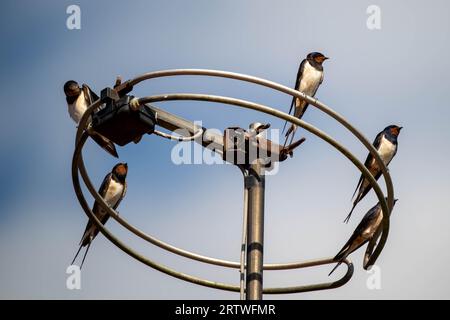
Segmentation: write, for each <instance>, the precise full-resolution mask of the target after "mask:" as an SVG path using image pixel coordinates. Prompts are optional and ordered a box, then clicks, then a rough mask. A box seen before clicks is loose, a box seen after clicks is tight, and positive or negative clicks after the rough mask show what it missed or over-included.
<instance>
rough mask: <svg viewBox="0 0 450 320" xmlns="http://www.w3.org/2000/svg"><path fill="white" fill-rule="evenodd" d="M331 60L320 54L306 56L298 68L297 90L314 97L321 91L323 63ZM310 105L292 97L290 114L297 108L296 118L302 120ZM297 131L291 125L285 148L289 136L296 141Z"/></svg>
mask: <svg viewBox="0 0 450 320" xmlns="http://www.w3.org/2000/svg"><path fill="white" fill-rule="evenodd" d="M327 59H329V58H328V57H325V56H324V55H323V54H321V53H320V52H311V53H309V54H308V55H307V56H306V59H304V60H303V61H302V62H301V63H300V66H299V68H298V72H297V78H296V82H295V87H294V89H295V90H298V91H300V92H303V93H304V94H306V95H308V96H311V97H313V96H314V95H315V94H316V92H317V89H319V86H320V84H321V83H322V81H323V66H322V63H323V62H324V61H325V60H327ZM308 105H309V103H308V102H306V101H305V100H302V99H299V98H297V97H292V102H291V107H290V109H289V114H290V113H291V112H292V109H293V108H294V106H295V109H294V116H295V117H297V118H299V119H301V118H302V117H303V114H304V113H305V111H306V109H307V108H308ZM286 124H287V121H286V123H285V124H284V127H283V132H284V130H285V129H286ZM296 131H297V126H296V125H295V124H291V126H290V127H289V129H288V130H287V131H286V135H285V137H286V140H285V141H284V146H286V143H287V141H288V139H289V136H291V141H290V143H292V141H293V140H294V135H295V132H296Z"/></svg>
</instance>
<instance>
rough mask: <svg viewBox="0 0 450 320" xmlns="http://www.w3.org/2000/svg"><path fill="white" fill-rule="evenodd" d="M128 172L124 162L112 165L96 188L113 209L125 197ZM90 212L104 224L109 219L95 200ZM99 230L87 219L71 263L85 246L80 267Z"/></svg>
mask: <svg viewBox="0 0 450 320" xmlns="http://www.w3.org/2000/svg"><path fill="white" fill-rule="evenodd" d="M127 173H128V165H127V164H126V163H118V164H116V165H115V166H114V168H113V169H112V170H111V172H110V173H108V174H107V175H106V177H105V178H104V179H103V182H102V184H101V186H100V189H99V190H98V193H99V194H100V195H101V196H102V198H103V199H104V200H105V202H106V203H107V204H108V205H109V206H110V207H111V208H113V209H114V210H116V209H117V207H118V206H119V204H120V202H121V201H122V199H123V198H124V197H125V194H126V192H127V182H126V181H125V179H126V177H127ZM92 212H93V213H94V215H95V216H96V217H97V219H99V220H100V222H101V223H102V224H105V223H106V222H107V221H108V219H109V214H108V213H107V212H106V211H105V210H104V209H103V207H102V206H101V205H100V203H98V202H97V201H95V203H94V206H93V208H92ZM98 232H99V230H98V228H97V227H96V225H95V223H93V222H92V221H91V220H89V221H88V223H87V225H86V229H85V230H84V233H83V237H82V238H81V240H80V244H79V246H80V247H79V248H78V251H77V253H76V254H75V257H74V258H73V260H72V263H71V264H73V263H74V262H75V259H76V258H77V256H78V254H79V253H80V250H81V248H83V247H86V246H87V248H86V252H85V253H84V256H83V260H82V262H81V266H80V269H81V267H82V266H83V263H84V259H85V258H86V255H87V253H88V251H89V247H90V246H91V243H92V241H93V240H94V239H95V237H96V236H97V234H98Z"/></svg>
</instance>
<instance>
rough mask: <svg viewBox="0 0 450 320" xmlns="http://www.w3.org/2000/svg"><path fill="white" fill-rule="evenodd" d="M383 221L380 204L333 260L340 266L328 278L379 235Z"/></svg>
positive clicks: (359, 225)
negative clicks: (355, 252) (353, 253)
mask: <svg viewBox="0 0 450 320" xmlns="http://www.w3.org/2000/svg"><path fill="white" fill-rule="evenodd" d="M386 201H387V199H386ZM396 202H397V199H395V200H394V205H395V203H396ZM381 221H383V210H382V209H381V204H380V203H379V202H378V203H377V205H376V206H374V207H373V208H372V209H370V210H369V211H368V212H367V213H366V214H365V216H364V218H363V219H362V220H361V222H360V223H359V224H358V226H357V227H356V229H355V231H354V232H353V234H352V236H351V237H350V239H349V240H348V241H347V243H346V244H345V245H344V247H342V249H341V251H339V253H338V254H337V255H336V256H335V257H334V258H333V260H334V261H336V262H338V264H337V265H336V266H335V267H334V268H333V270H331V272H330V273H329V274H328V276H330V275H331V274H332V273H333V272H334V270H336V269H337V267H339V266H340V265H341V263H342V262H343V261H344V260H345V259H346V258H347V257H348V255H349V254H350V253H352V252H353V251H356V250H358V249H359V248H360V247H361V246H363V245H364V244H365V243H367V242H369V241H370V240H371V239H372V238H373V237H374V236H375V235H376V234H377V231H378V230H379V227H380V224H381Z"/></svg>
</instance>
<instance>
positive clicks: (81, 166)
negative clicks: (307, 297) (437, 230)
mask: <svg viewBox="0 0 450 320" xmlns="http://www.w3.org/2000/svg"><path fill="white" fill-rule="evenodd" d="M174 75H207V76H217V77H225V78H232V79H237V80H243V81H247V82H252V83H256V84H260V85H263V86H266V87H269V88H272V89H275V90H278V91H281V92H284V93H287V94H290V95H293V96H296V97H298V98H300V99H305V100H307V101H308V102H309V103H310V104H312V105H314V106H316V107H317V108H318V109H320V110H322V111H323V112H325V113H326V114H328V115H331V116H332V117H333V118H334V119H336V120H337V121H338V122H340V123H342V124H344V126H345V127H346V128H347V129H349V130H350V131H351V132H352V133H353V134H354V135H355V136H356V137H357V138H358V139H359V140H360V141H362V142H363V144H364V145H365V146H366V147H367V148H368V149H369V151H370V152H371V153H372V154H373V155H374V158H375V159H376V161H379V163H380V167H381V168H382V171H383V175H384V176H385V182H386V185H387V190H388V201H387V202H388V203H389V202H390V201H389V200H390V199H391V198H392V199H393V186H392V181H391V179H390V176H389V173H388V172H387V170H386V167H385V166H384V163H383V162H382V161H381V159H380V158H379V155H378V153H377V152H376V150H375V149H374V148H373V146H372V145H371V143H370V142H369V141H368V140H367V139H366V138H365V137H364V136H363V135H362V134H360V133H359V132H358V131H357V130H356V129H355V128H353V127H352V126H351V125H350V124H349V123H347V122H346V120H345V119H343V118H342V117H341V116H340V115H338V114H337V113H335V112H334V111H333V110H331V109H330V108H328V107H327V106H325V105H324V104H322V103H320V102H319V101H317V100H316V99H314V98H311V97H308V96H306V95H304V94H303V93H301V92H298V91H295V90H292V89H290V88H288V87H285V86H282V85H279V84H276V83H274V82H271V81H267V80H264V79H259V78H255V77H250V76H246V75H240V74H235V73H230V72H224V71H214V70H168V71H159V72H152V73H148V74H145V75H143V76H141V77H138V78H135V79H133V80H130V81H127V83H129V84H130V83H131V85H135V84H137V83H139V82H141V81H143V80H146V79H151V78H157V77H164V76H174ZM166 100H202V101H213V102H220V103H226V104H231V105H237V106H241V107H245V108H250V109H254V110H257V111H261V112H264V113H267V114H270V115H273V116H275V117H278V118H281V119H284V120H287V121H289V122H291V123H295V124H296V125H299V126H301V127H303V128H305V129H306V130H308V131H310V132H311V133H313V134H315V135H316V136H318V137H320V138H321V139H323V140H325V141H326V142H328V143H329V144H331V145H332V146H333V147H335V148H336V149H338V150H339V151H340V152H341V153H343V154H344V155H345V156H346V157H347V158H348V159H350V160H351V161H352V162H353V163H354V165H355V166H356V167H358V169H359V170H360V171H361V172H362V174H363V175H364V176H365V177H366V178H367V179H368V180H369V182H370V183H371V185H372V187H373V188H374V190H375V192H376V194H377V196H378V198H379V200H380V203H381V205H382V207H383V212H389V213H390V211H389V210H385V209H386V207H387V203H386V201H385V199H384V195H383V193H382V191H381V189H380V187H379V185H378V183H377V182H376V180H375V179H374V178H373V177H372V175H371V174H370V172H369V171H368V170H367V169H366V168H365V166H363V165H362V163H360V162H359V160H358V159H356V158H355V157H354V156H353V155H352V154H351V153H350V152H349V151H348V150H346V149H345V148H344V147H342V146H341V145H340V144H339V143H338V142H336V141H335V140H334V139H332V138H331V137H329V136H328V135H326V134H325V133H323V132H322V131H320V130H318V129H316V128H315V127H313V126H311V125H309V124H307V123H306V122H304V121H302V120H299V119H297V118H295V117H292V116H290V115H288V114H286V113H283V112H280V111H278V110H276V109H272V108H269V107H266V106H263V105H259V104H255V103H252V102H248V101H244V100H239V99H232V98H227V97H219V96H207V95H195V94H171V95H158V96H152V97H147V98H143V99H140V100H139V101H140V103H146V102H156V101H166ZM99 105H100V102H99V101H96V102H94V103H93V104H92V105H91V106H90V107H89V109H88V110H87V111H86V112H85V114H84V116H83V118H82V119H81V121H80V125H79V128H78V131H77V143H76V150H75V154H74V159H73V161H74V162H73V171H72V174H73V179H74V187H75V189H76V192H77V196H78V198H79V200H80V203H81V204H82V206H83V209H84V210H85V211H86V214H87V215H88V217H89V218H90V219H91V220H93V221H95V223H96V225H97V226H98V227H99V229H100V230H101V231H102V233H104V234H105V236H106V237H107V238H108V239H110V240H111V241H112V242H114V243H115V244H116V245H118V246H119V247H120V248H121V249H122V250H124V251H125V252H127V253H128V254H130V255H132V256H133V257H135V258H136V259H138V260H140V261H141V262H143V263H145V264H147V265H149V266H151V267H153V268H155V269H157V270H159V271H162V272H164V273H166V274H169V275H172V276H174V277H177V278H180V279H183V280H186V281H190V282H193V283H197V284H200V285H204V286H209V287H214V288H218V289H223V290H230V291H239V287H238V286H230V285H226V284H220V283H216V282H211V281H208V280H202V279H199V278H195V277H192V276H188V275H185V274H182V273H178V272H176V271H173V270H170V269H168V268H166V267H164V266H161V265H158V264H156V263H154V262H152V261H150V260H148V259H146V258H145V257H142V256H140V255H139V254H137V253H135V252H134V251H133V250H132V249H130V248H128V247H126V246H125V245H123V244H122V243H120V241H118V240H117V239H116V238H114V236H113V235H112V234H110V233H109V232H108V231H107V229H105V228H104V227H103V225H99V224H100V223H99V221H96V218H95V217H94V216H93V214H92V212H91V211H90V208H89V207H88V206H87V204H86V201H85V199H84V196H83V194H82V192H81V189H80V186H79V181H78V173H77V169H76V168H77V167H78V168H79V169H80V173H81V176H82V177H83V180H84V182H85V183H86V185H87V187H88V189H89V191H90V193H91V194H92V195H93V196H94V198H95V199H96V200H97V201H98V202H99V203H100V204H101V205H102V206H103V207H104V209H105V210H107V211H108V212H109V213H110V214H111V216H113V218H114V219H115V220H117V221H118V222H119V223H120V224H121V225H123V226H124V227H125V228H127V229H128V230H130V231H131V232H133V233H135V234H136V235H137V236H139V237H141V238H143V239H144V240H147V241H148V242H151V243H153V244H154V245H157V246H159V247H161V248H163V249H165V250H168V251H171V252H173V253H176V254H179V255H181V256H184V257H187V258H191V259H194V260H198V261H202V262H205V263H209V264H214V265H220V266H225V267H230V268H239V263H237V262H231V261H225V260H220V259H215V258H210V257H205V256H201V255H197V254H193V253H191V252H188V251H185V250H182V249H179V248H176V247H174V246H171V245H168V244H166V243H164V242H162V241H160V240H158V239H155V238H153V237H151V236H149V235H147V234H145V233H143V232H142V231H140V230H139V229H137V228H135V227H133V226H132V225H130V224H128V223H127V222H126V221H125V220H123V219H122V218H121V217H119V216H117V214H116V212H115V211H114V210H112V209H111V208H109V207H108V206H107V205H106V203H105V202H104V200H103V199H102V198H101V197H100V195H99V194H98V193H97V191H96V190H95V188H94V187H93V186H92V183H91V182H90V180H89V178H88V177H87V172H86V170H85V167H84V163H83V161H82V155H81V149H82V146H83V144H84V141H85V139H86V137H84V139H83V136H82V134H83V130H84V129H85V127H86V124H87V122H88V118H89V115H90V114H91V113H92V112H93V111H94V110H95V109H96V108H97V107H98V106H99ZM82 140H84V141H83V142H82ZM76 163H78V166H77V165H75V164H76ZM75 176H76V177H75ZM77 189H78V190H77ZM390 194H392V195H391V197H389V195H390ZM390 207H392V206H390ZM388 230H389V215H385V217H384V219H383V232H382V238H381V241H380V243H379V244H378V246H377V248H376V250H375V252H374V253H373V254H372V256H371V257H370V259H369V263H367V265H370V264H371V263H372V264H373V262H374V261H375V260H376V258H377V257H378V255H379V253H380V252H381V250H382V248H383V246H384V243H385V241H386V239H387V235H388ZM108 235H109V236H108ZM113 239H114V240H115V241H114V240H113ZM376 240H377V239H374V240H373V242H374V243H375V242H376ZM378 251H379V252H378ZM328 263H333V262H332V261H331V259H322V260H314V261H311V262H309V263H291V264H269V265H265V266H264V269H265V270H281V269H293V268H305V267H307V266H312V265H319V264H328ZM345 263H346V264H347V267H348V270H347V274H346V275H345V276H344V277H343V278H342V279H340V280H338V281H336V282H330V283H326V284H321V285H312V286H301V287H288V288H267V289H265V290H264V293H293V292H304V291H311V290H320V289H327V288H330V289H331V288H335V287H338V286H341V285H343V284H345V283H346V282H347V281H348V280H349V279H350V277H351V275H352V273H353V265H352V264H351V262H349V261H347V262H345ZM315 288H316V289H315Z"/></svg>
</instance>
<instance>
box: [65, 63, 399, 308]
mask: <svg viewBox="0 0 450 320" xmlns="http://www.w3.org/2000/svg"><path fill="white" fill-rule="evenodd" d="M185 75H190V76H200V77H221V78H227V79H232V80H236V81H243V82H248V83H253V84H256V85H260V86H263V87H266V88H269V89H273V90H275V91H278V92H281V93H285V94H288V95H290V96H292V97H297V98H299V99H302V100H305V101H307V102H308V103H309V104H310V105H311V106H314V107H316V108H317V109H318V110H320V111H322V112H323V113H324V114H325V115H327V116H330V117H331V118H333V119H334V120H336V121H337V122H338V123H340V124H341V125H343V126H344V127H345V128H346V129H347V130H349V131H350V132H351V133H352V134H353V135H354V136H355V137H356V138H357V139H358V140H359V141H360V142H361V143H362V144H363V145H364V146H365V147H366V148H367V149H368V150H369V152H370V153H371V154H372V155H373V157H374V159H375V161H376V162H377V164H378V166H379V167H380V168H381V171H382V174H383V177H384V181H385V184H386V190H387V201H386V199H385V198H386V196H385V195H384V193H383V191H382V189H381V187H380V186H379V184H378V182H377V181H376V180H375V178H374V177H373V176H372V174H371V173H370V172H369V170H367V168H366V167H365V166H364V164H363V163H361V162H360V161H359V160H358V158H357V157H356V156H355V155H353V153H351V152H350V151H349V150H348V149H347V148H345V147H344V146H343V145H342V144H341V143H339V142H338V141H336V140H335V139H334V138H332V137H331V136H329V135H327V134H326V133H325V132H323V131H321V130H320V129H318V128H316V127H314V126H312V125H311V124H309V123H306V122H304V121H303V120H300V119H298V118H295V117H293V116H291V115H289V114H287V113H285V112H282V111H280V110H278V109H275V108H271V107H268V106H265V105H263V104H258V103H254V102H250V101H246V100H241V99H236V98H230V97H223V96H214V95H207V94H194V93H183V94H180V93H172V94H160V95H153V96H149V97H143V98H139V99H137V101H136V100H135V101H134V103H135V106H134V107H139V106H140V105H146V107H147V108H150V109H151V110H152V111H153V112H154V113H155V115H156V117H155V118H156V125H158V126H160V127H162V128H164V129H166V130H169V131H175V130H176V129H184V131H185V132H187V135H186V139H184V140H193V141H194V142H195V143H200V144H201V145H203V147H205V148H208V149H211V150H213V151H214V152H216V153H218V154H219V155H221V156H222V157H224V156H225V155H224V153H223V150H224V136H222V135H220V134H218V133H216V132H212V131H211V132H210V131H208V130H207V129H206V128H201V130H199V128H198V127H197V126H196V125H194V123H193V122H191V121H189V120H186V119H183V118H181V117H178V116H176V115H173V114H171V113H169V112H167V111H164V110H162V109H160V108H156V107H154V106H152V105H151V103H156V102H164V101H174V100H195V101H206V102H212V103H222V104H226V105H229V106H232V107H241V108H247V109H252V110H255V111H258V112H262V113H264V114H266V115H271V116H273V117H275V118H278V119H281V120H285V121H288V122H289V123H291V124H295V125H296V126H298V127H302V128H303V129H305V130H306V131H308V132H310V133H311V134H313V135H315V136H316V137H318V138H320V139H321V140H323V141H325V142H326V143H327V144H329V145H330V146H332V147H333V148H335V149H336V150H338V151H339V152H340V153H341V154H342V155H343V156H345V157H346V158H347V159H348V160H349V161H350V162H351V163H352V164H353V165H354V166H355V167H356V168H357V169H358V170H359V171H360V172H361V173H362V175H363V176H364V177H365V178H366V179H367V180H368V181H369V183H370V185H371V186H372V187H373V190H374V191H375V194H376V196H377V197H378V200H379V201H380V204H381V207H382V210H383V213H384V212H386V213H387V214H383V221H382V224H381V227H382V228H381V229H380V230H379V232H378V234H377V236H376V237H374V238H373V239H372V240H371V241H370V242H369V244H368V249H367V251H366V254H365V257H364V268H365V269H367V268H370V266H372V265H373V264H374V263H375V261H376V259H377V258H378V256H379V255H380V254H381V252H382V250H383V247H384V245H385V243H386V241H387V237H388V234H389V218H390V214H391V210H392V208H393V204H394V187H393V184H392V180H391V177H390V174H389V171H388V170H387V168H386V166H385V165H384V163H383V161H382V160H381V158H380V156H379V154H378V152H377V151H376V149H375V148H374V147H373V146H372V144H371V142H370V141H369V140H368V139H367V138H365V137H364V135H363V134H361V133H360V132H359V131H358V130H357V129H356V128H355V127H353V126H352V125H351V124H350V123H349V122H348V121H347V120H345V118H344V117H342V116H341V115H340V114H338V113H337V112H335V111H334V110H332V109H331V108H329V107H328V106H327V105H325V104H324V103H322V102H320V101H318V100H317V99H315V98H312V97H310V96H307V95H305V94H304V93H302V92H299V91H296V90H294V89H291V88H289V87H286V86H284V85H281V84H278V83H275V82H272V81H269V80H265V79H261V78H257V77H253V76H248V75H244V74H238V73H232V72H227V71H218V70H204V69H177V70H163V71H155V72H149V73H145V74H143V75H140V76H138V77H136V78H134V79H131V80H128V81H125V82H121V81H120V82H117V83H116V86H115V88H114V90H116V91H117V93H118V95H119V96H123V95H124V94H127V93H129V92H131V91H132V90H133V88H134V86H136V85H138V84H139V83H141V82H143V81H146V80H150V79H156V78H162V77H173V76H185ZM100 106H101V101H100V100H97V101H95V102H94V103H93V104H92V105H91V106H90V107H89V108H88V109H87V110H86V112H85V113H84V115H83V117H82V119H81V121H80V123H79V126H78V130H77V135H76V140H75V151H74V155H73V159H72V180H73V185H74V189H75V194H76V196H77V198H78V201H79V202H80V205H81V207H82V208H83V210H84V211H85V213H86V215H87V216H88V218H89V219H90V220H91V221H92V222H93V223H94V224H95V225H96V226H97V228H98V229H99V230H100V232H102V234H103V235H105V237H106V238H107V239H109V240H110V241H111V242H112V243H114V244H115V245H116V246H117V247H119V248H120V249H121V250H123V251H124V252H126V253H127V254H128V255H130V256H131V257H133V258H135V259H137V260H139V261H140V262H142V263H143V264H145V265H147V266H149V267H151V268H153V269H155V270H158V271H160V272H163V273H165V274H168V275H170V276H173V277H176V278H178V279H181V280H184V281H188V282H191V283H194V284H197V285H202V286H205V287H210V288H215V289H221V290H226V291H233V292H240V297H241V299H243V298H244V295H245V298H246V299H248V300H260V299H262V297H263V294H286V293H299V292H309V291H316V290H326V289H333V288H338V287H340V286H343V285H344V284H345V283H347V282H348V281H349V280H350V278H351V277H352V275H353V264H352V263H351V262H350V261H349V260H348V259H346V260H344V261H343V264H345V265H346V266H347V272H346V273H345V275H344V276H343V277H342V278H340V279H338V280H335V281H331V282H324V283H318V284H306V285H295V286H290V287H274V288H265V287H264V286H263V272H264V271H272V270H291V269H301V268H309V267H314V266H319V265H326V264H334V263H335V261H333V258H332V257H330V258H323V259H315V260H309V261H300V262H293V263H272V264H264V263H263V256H264V191H265V183H266V178H265V174H264V173H265V170H266V168H265V166H264V165H262V161H260V160H261V159H256V161H254V162H252V163H251V164H249V165H247V166H246V167H243V166H238V167H239V168H240V169H241V170H242V172H243V175H244V210H243V234H242V244H243V245H242V246H241V250H240V253H241V255H240V261H239V262H234V261H227V260H223V259H218V258H213V257H207V256H203V255H200V254H197V253H193V252H190V251H187V250H184V249H181V248H178V247H175V246H173V245H170V244H168V243H166V242H164V241H161V240H159V239H157V238H155V237H153V236H151V235H150V234H148V233H146V232H144V231H142V230H140V229H138V228H136V227H135V226H133V225H132V224H130V223H129V222H128V221H127V220H125V219H124V218H123V216H124V215H122V216H119V215H118V213H117V212H116V211H115V210H113V209H112V208H110V207H109V206H108V205H107V203H106V202H105V201H104V199H103V198H102V197H101V196H100V194H99V193H98V192H97V190H96V188H95V187H94V185H93V184H92V181H91V180H90V178H89V176H88V173H87V170H86V167H85V165H84V161H83V156H82V150H83V147H84V145H85V143H86V141H87V139H88V137H89V130H88V127H89V126H90V124H91V123H90V118H91V115H92V114H93V113H94V112H96V111H97V109H98V108H99V107H100ZM160 136H162V137H165V138H167V137H169V138H172V136H170V135H168V134H160ZM194 137H195V138H199V139H194ZM200 138H201V139H200ZM174 139H178V137H174ZM178 140H180V139H178ZM257 142H258V143H260V144H261V149H263V151H265V152H266V154H269V155H270V156H271V159H272V160H273V161H276V162H282V161H285V160H286V159H287V158H288V157H287V156H288V155H292V152H293V150H294V149H295V148H296V147H298V146H299V145H300V144H301V143H302V142H303V140H302V139H301V140H299V141H297V142H295V143H293V144H292V145H290V146H287V147H286V148H283V147H282V146H280V145H278V144H276V143H274V142H272V141H269V140H266V139H264V138H257ZM274 159H275V160H274ZM80 177H81V179H82V181H83V183H84V184H85V186H86V187H87V189H88V190H89V192H90V193H91V195H92V196H93V197H94V198H95V200H96V201H97V202H98V203H99V204H100V205H101V206H102V208H103V209H104V210H105V211H106V212H107V213H108V214H109V215H110V216H111V217H112V218H113V219H114V220H115V221H117V222H118V223H119V224H120V225H122V226H123V227H124V228H126V229H127V230H128V231H130V232H131V233H133V234H134V235H136V236H138V237H140V238H141V239H143V240H145V241H147V242H149V243H151V244H153V245H155V246H158V247H160V248H161V249H163V250H166V251H168V252H171V253H173V254H177V255H179V256H182V257H185V258H187V259H191V260H196V261H199V262H202V263H206V264H211V265H216V266H221V267H224V268H234V269H238V270H240V282H239V285H232V284H226V283H221V282H217V281H211V280H207V279H202V278H199V277H194V276H191V275H188V274H185V273H182V272H178V271H176V270H173V269H171V268H169V267H167V266H164V265H161V264H159V263H157V262H155V261H153V260H151V259H149V258H147V257H146V256H144V255H142V254H140V253H138V252H136V251H135V250H134V249H132V248H130V247H128V246H126V245H125V244H124V243H123V242H122V241H121V240H119V239H118V238H117V237H116V236H114V235H113V234H112V233H111V232H110V231H109V230H108V229H106V227H105V226H104V225H103V224H102V223H101V222H100V221H99V220H98V218H97V217H96V216H95V215H94V214H93V213H92V210H91V208H90V207H89V205H88V203H87V201H86V198H85V196H84V194H83V189H82V186H81V181H80ZM378 238H379V242H378V243H377V241H378ZM269 241H270V239H269ZM244 244H246V245H244ZM334 251H335V250H334V249H333V251H332V252H333V253H334ZM244 284H245V288H244Z"/></svg>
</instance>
